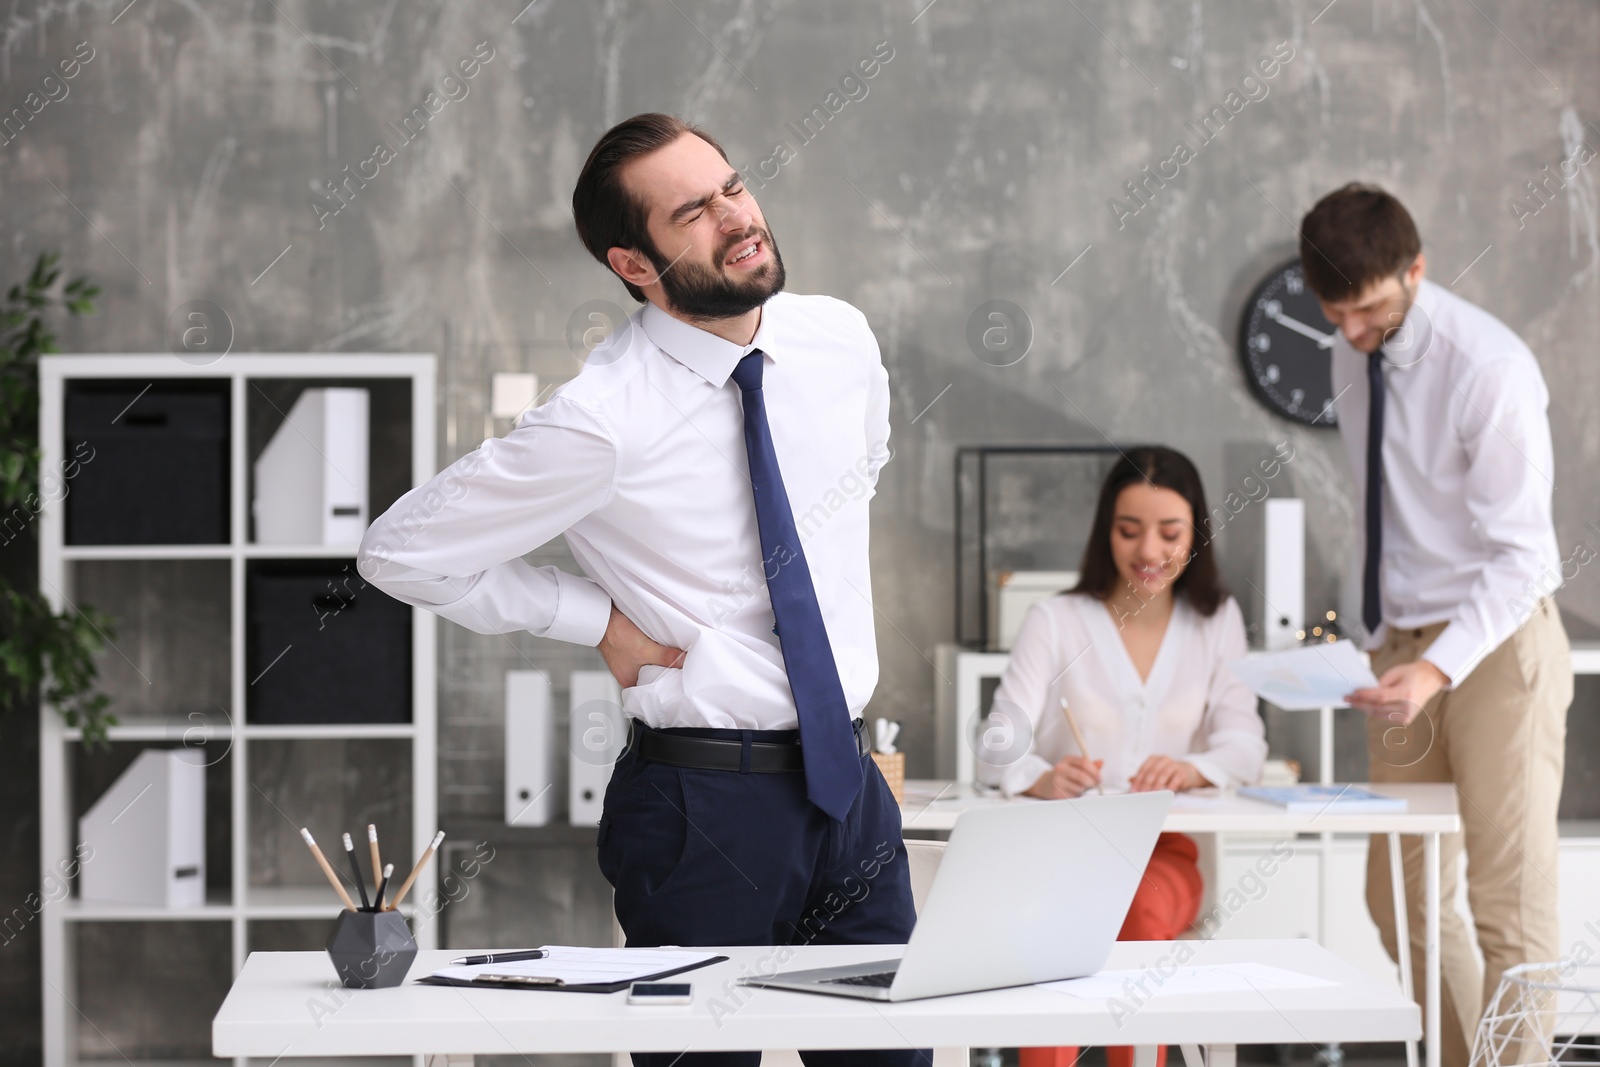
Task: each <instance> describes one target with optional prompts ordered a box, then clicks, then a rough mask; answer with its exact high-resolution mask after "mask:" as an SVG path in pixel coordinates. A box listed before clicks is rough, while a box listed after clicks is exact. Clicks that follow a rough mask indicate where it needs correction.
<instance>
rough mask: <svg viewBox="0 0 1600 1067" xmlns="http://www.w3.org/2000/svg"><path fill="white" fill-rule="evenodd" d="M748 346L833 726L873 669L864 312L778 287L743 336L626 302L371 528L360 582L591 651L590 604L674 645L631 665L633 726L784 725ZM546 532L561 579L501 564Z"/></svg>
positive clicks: (874, 375)
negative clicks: (530, 395) (495, 424)
mask: <svg viewBox="0 0 1600 1067" xmlns="http://www.w3.org/2000/svg"><path fill="white" fill-rule="evenodd" d="M754 348H760V349H761V350H762V351H763V352H764V353H766V357H765V358H766V363H765V373H764V382H763V393H764V395H765V398H766V406H767V419H768V422H769V424H770V426H771V431H772V439H773V445H774V448H775V450H776V452H777V457H778V463H779V466H780V467H781V468H782V472H783V481H784V486H785V488H786V489H787V491H788V496H789V503H790V506H791V508H792V509H793V511H794V517H795V522H796V525H797V527H798V529H799V533H800V538H801V544H802V546H803V548H804V552H805V556H806V560H807V563H808V564H809V567H810V570H811V578H812V582H813V583H814V585H815V587H816V592H817V601H818V603H819V605H820V606H821V609H822V619H823V623H824V625H825V627H826V629H827V632H828V639H829V642H830V643H831V645H832V647H833V653H834V658H835V660H836V661H837V663H838V667H839V677H840V681H841V682H842V683H843V686H844V694H845V698H846V700H847V701H848V703H849V706H850V713H851V715H852V716H859V715H860V714H861V713H862V709H863V708H864V707H865V706H866V703H867V700H868V698H869V697H870V696H871V695H872V690H873V687H874V686H875V685H876V684H877V680H878V657H877V645H876V640H875V634H874V625H873V610H872V585H871V578H870V576H869V574H868V565H867V506H868V501H869V500H870V499H871V497H872V496H873V494H874V492H875V486H876V483H877V478H878V471H879V469H880V468H881V467H882V466H883V463H884V462H885V461H886V460H887V458H888V455H889V453H888V438H889V392H888V376H887V374H886V373H885V371H884V368H883V364H882V360H881V358H880V355H879V351H878V344H877V341H876V339H875V338H874V337H873V334H872V330H871V328H870V327H869V326H868V325H867V321H866V318H865V316H863V315H862V314H861V312H859V311H857V310H856V309H855V308H853V307H851V306H850V305H849V304H846V303H844V302H843V301H840V300H835V299H833V298H831V297H826V296H800V295H795V294H789V293H779V294H777V295H775V296H774V297H773V298H772V299H771V300H769V301H768V302H767V303H766V304H765V305H764V306H763V308H762V311H761V322H760V325H759V327H758V329H757V330H756V335H755V337H754V338H753V339H752V341H751V343H750V344H748V345H736V344H733V343H731V342H729V341H726V340H723V339H722V338H720V337H717V336H715V335H714V334H711V333H707V332H706V331H704V330H701V329H699V328H697V327H695V326H691V325H689V324H687V323H685V322H683V321H681V320H679V319H676V318H673V317H672V316H671V315H669V314H667V313H666V312H664V311H662V310H661V309H660V308H658V307H656V306H655V305H654V304H646V305H645V306H644V307H643V308H641V309H640V310H639V311H638V312H636V313H635V314H634V315H632V316H631V317H630V318H629V319H628V321H627V323H626V324H624V325H622V326H619V327H618V329H617V330H616V331H615V332H614V333H613V334H612V336H611V337H609V338H608V339H607V340H606V341H604V342H602V343H601V344H600V345H599V346H598V347H596V348H595V350H594V351H593V352H592V353H591V354H590V355H589V358H588V361H587V362H586V364H585V365H584V368H583V370H582V372H581V373H580V374H579V375H578V376H577V377H576V378H574V379H573V380H572V381H570V382H567V383H566V384H564V385H562V386H561V387H560V388H558V389H557V390H555V392H554V393H552V394H551V397H550V400H549V401H548V402H547V403H545V404H543V405H541V406H539V407H537V408H535V409H533V410H531V411H528V412H526V413H525V414H524V415H523V416H522V417H521V419H520V420H519V421H518V423H517V426H516V428H515V429H513V430H512V431H511V432H510V433H508V434H507V435H506V436H505V437H500V438H491V439H489V440H487V441H484V442H483V444H481V445H480V446H478V448H477V449H476V450H475V451H473V452H471V453H469V454H468V455H466V456H463V457H462V458H461V459H459V460H457V461H456V462H455V463H454V464H452V465H451V466H450V467H449V468H447V469H446V470H444V471H443V472H441V473H440V474H438V475H437V476H435V477H434V478H432V479H431V480H430V481H429V482H428V483H427V484H425V485H422V486H419V487H418V488H416V489H413V490H411V491H410V492H409V493H407V494H406V495H405V496H404V497H402V498H401V499H400V500H399V501H398V502H396V503H395V505H394V506H393V507H392V508H390V509H389V510H388V511H387V512H385V513H384V514H383V515H382V516H380V517H379V518H378V520H377V521H376V522H374V523H373V524H372V526H371V528H370V529H369V530H368V531H367V535H366V537H365V538H364V539H363V541H362V543H361V549H360V556H359V560H358V563H359V569H360V572H361V574H362V576H363V577H364V578H366V579H367V580H368V581H369V582H371V583H372V584H374V585H376V586H377V587H378V588H380V589H382V590H384V591H385V592H387V593H389V594H390V595H391V596H394V597H396V598H397V599H399V600H403V601H406V602H407V603H411V604H419V605H421V606H423V607H426V608H428V609H429V610H432V611H435V612H437V613H438V614H440V615H442V616H444V617H445V618H447V619H451V620H453V621H454V622H457V623H460V624H461V625H462V626H465V627H467V628H468V629H470V630H475V631H477V632H479V633H507V632H512V631H517V630H526V631H528V632H529V633H532V634H535V635H537V636H540V637H549V638H554V639H556V640H561V641H571V642H576V643H579V644H586V645H595V644H598V643H599V642H600V639H601V637H602V635H603V634H604V633H605V629H606V623H607V620H608V618H609V615H610V609H611V604H612V602H613V601H614V602H615V603H616V605H617V607H618V608H619V609H620V610H621V611H622V613H623V614H625V615H626V616H627V617H628V618H630V619H632V620H633V621H634V622H635V623H636V624H638V626H639V628H640V629H641V630H643V631H644V632H645V634H646V635H648V636H649V637H651V638H652V639H654V640H656V641H659V642H661V643H662V644H664V645H669V646H673V647H676V648H682V649H684V650H686V652H687V655H686V657H685V660H684V663H683V666H682V667H676V668H666V667H657V666H646V667H645V668H643V669H642V670H641V671H640V673H639V684H638V685H636V686H633V687H631V688H628V689H624V690H623V693H622V707H623V711H624V713H625V714H626V715H628V716H629V717H634V718H638V719H641V720H642V721H644V722H645V723H646V724H647V725H650V726H654V727H677V726H711V727H729V728H737V729H754V730H770V729H792V728H794V727H796V726H797V725H798V720H797V717H796V713H795V706H794V698H793V696H792V695H791V693H790V690H789V682H788V676H787V674H786V673H785V671H784V664H783V654H782V651H781V650H780V648H779V646H778V639H777V637H776V636H775V635H774V634H773V632H772V631H773V626H774V621H773V614H772V604H771V601H770V599H769V598H768V594H767V583H766V576H765V573H764V563H763V560H762V558H761V542H760V538H759V535H758V531H757V528H756V515H755V505H754V503H753V500H752V496H751V490H750V476H749V464H748V461H747V459H746V453H745V443H744V415H743V411H744V409H743V402H742V398H741V396H740V392H739V387H738V385H737V384H736V383H735V382H733V381H732V380H731V379H730V375H731V374H732V372H733V368H734V366H735V365H736V364H737V363H738V362H739V360H740V359H741V358H743V356H744V355H745V354H746V353H748V352H749V351H751V350H752V349H754ZM558 535H565V537H566V540H567V544H568V546H569V547H570V548H571V550H572V554H573V556H574V557H575V558H576V560H577V562H578V566H579V567H580V568H581V569H582V570H583V576H579V575H575V574H570V573H566V572H563V571H561V570H560V569H559V568H556V567H535V566H532V565H531V564H529V563H528V562H526V561H525V560H523V559H522V558H521V557H522V556H523V555H524V554H526V553H528V552H531V551H533V550H534V549H536V548H538V547H539V546H540V545H543V544H544V543H545V542H547V541H549V540H551V539H552V538H554V537H556V536H558Z"/></svg>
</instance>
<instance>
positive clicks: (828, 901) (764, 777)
mask: <svg viewBox="0 0 1600 1067" xmlns="http://www.w3.org/2000/svg"><path fill="white" fill-rule="evenodd" d="M634 728H635V730H637V731H641V732H642V731H644V730H646V729H647V728H646V727H644V726H642V725H641V724H638V723H635V724H634ZM684 732H686V733H693V734H699V735H703V736H708V737H723V738H743V739H745V740H746V741H750V740H755V741H762V740H780V739H781V740H790V739H792V738H793V737H794V736H795V731H793V730H787V731H760V730H753V731H750V730H747V731H739V730H695V731H684ZM861 760H862V771H863V777H864V778H865V781H864V784H863V785H862V788H861V792H860V793H859V794H858V795H857V796H856V800H855V803H854V804H853V805H851V808H850V812H849V814H848V815H847V816H846V818H845V819H844V821H843V822H835V821H833V820H832V819H830V818H829V817H828V816H827V815H826V814H824V813H823V812H822V810H821V809H819V808H818V807H816V806H815V805H814V804H812V803H811V802H810V801H809V800H807V799H806V781H805V775H804V774H802V773H786V774H768V773H753V772H751V773H743V772H739V771H712V770H701V769H698V768H686V767H674V766H671V765H669V764H665V763H654V762H652V761H649V760H645V759H642V758H640V757H639V755H638V746H637V745H633V746H632V747H630V748H629V750H628V751H627V752H625V753H623V755H622V757H621V758H620V759H619V760H618V761H617V764H616V766H615V767H614V768H613V769H612V775H611V783H610V785H608V786H607V787H606V796H605V810H604V813H603V814H602V815H601V817H600V829H599V833H598V835H597V839H598V844H599V860H600V870H601V873H603V874H604V875H605V876H606V880H607V881H609V882H610V883H611V885H612V888H614V889H615V890H616V898H615V906H616V912H617V921H618V923H620V924H621V926H622V930H623V932H624V933H625V934H627V938H628V944H629V945H633V946H655V945H682V946H685V947H689V946H696V945H774V946H778V945H877V944H895V945H900V944H904V943H905V942H906V941H907V939H909V938H910V936H911V927H912V925H913V923H914V922H915V920H916V915H915V910H914V908H913V905H912V900H911V880H910V873H909V870H908V868H907V862H906V849H905V842H904V840H903V839H902V838H901V835H900V808H899V806H898V805H896V803H895V800H894V795H893V794H892V793H890V792H889V786H888V784H887V783H886V782H885V781H884V780H883V775H882V774H881V773H879V771H878V766H877V764H876V763H874V762H873V761H872V757H871V756H862V757H861ZM791 966H792V964H791ZM773 969H776V968H775V967H767V968H765V970H766V973H771V971H772V970H773ZM684 977H685V979H686V980H689V981H694V972H692V971H691V972H689V973H688V974H686V975H685V976H684ZM755 992H756V991H755V990H754V989H752V988H750V987H747V986H739V985H735V984H733V983H732V982H731V981H730V982H727V983H724V985H723V986H722V987H719V988H710V987H705V986H703V985H701V984H697V985H696V986H695V1000H696V1002H697V1003H701V1004H706V1005H709V1008H710V1011H711V1012H712V1014H713V1016H716V1017H731V1016H732V1015H734V1014H736V1013H737V1012H738V1011H739V1010H740V1008H741V1007H742V1006H743V1005H744V1004H745V1003H746V1002H747V1001H748V1000H749V998H750V997H751V996H752V995H753V994H754V993H755ZM764 995H768V996H770V995H772V994H770V993H767V994H764ZM784 995H786V996H810V995H814V994H806V993H790V994H784ZM800 1056H801V1059H803V1060H804V1061H805V1063H806V1064H807V1067H844V1065H846V1064H870V1065H873V1067H913V1065H918V1067H928V1065H929V1064H931V1063H932V1061H933V1056H932V1053H931V1051H929V1050H927V1049H922V1050H917V1049H904V1050H902V1049H892V1050H875V1051H829V1052H816V1051H813V1052H802V1053H801V1054H800ZM760 1061H761V1053H760V1052H759V1051H756V1052H710V1053H707V1052H701V1053H697V1052H695V1051H694V1050H693V1049H688V1050H678V1049H673V1050H670V1051H662V1052H650V1053H634V1055H633V1062H634V1064H635V1067H669V1065H674V1064H676V1065H677V1067H755V1065H756V1064H758V1063H760Z"/></svg>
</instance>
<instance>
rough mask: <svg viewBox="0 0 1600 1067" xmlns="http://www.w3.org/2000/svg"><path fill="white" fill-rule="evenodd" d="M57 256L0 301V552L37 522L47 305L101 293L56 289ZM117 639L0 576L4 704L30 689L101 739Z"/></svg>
mask: <svg viewBox="0 0 1600 1067" xmlns="http://www.w3.org/2000/svg"><path fill="white" fill-rule="evenodd" d="M57 258H58V256H57V254H56V253H53V252H45V253H42V254H40V256H39V258H38V260H37V261H36V262H35V263H34V267H33V271H32V272H31V273H30V274H29V275H28V277H27V278H26V279H24V280H23V281H22V282H20V283H18V284H16V285H13V286H12V287H11V289H10V290H9V291H8V292H7V293H6V296H5V301H4V303H3V304H0V550H4V549H6V548H8V547H9V548H11V550H12V551H15V550H16V546H14V545H13V542H14V541H15V540H16V539H17V537H18V536H19V535H20V534H21V533H22V532H23V531H24V530H25V529H26V528H27V527H28V526H30V525H31V524H32V523H33V522H34V521H35V520H36V519H37V518H38V515H39V510H40V507H41V503H42V502H41V500H40V497H39V356H40V355H42V354H44V353H47V352H55V351H58V349H57V348H56V343H55V342H56V338H55V334H54V333H52V332H51V331H50V329H49V326H48V324H47V322H46V318H47V316H48V315H49V313H50V311H51V310H52V308H55V307H61V308H65V309H66V311H67V313H68V314H69V315H73V316H77V315H86V314H89V313H90V312H92V311H93V310H94V298H95V297H96V296H98V295H99V293H100V289H99V287H98V286H94V285H90V284H89V282H88V280H87V279H85V278H81V277H80V278H73V279H71V280H70V281H67V282H65V283H64V284H61V285H60V286H59V287H58V286H57V282H58V281H60V279H61V271H60V270H59V269H58V268H57V267H56V260H57ZM27 543H28V542H27V541H26V540H25V541H24V545H26V544H27ZM24 572H25V573H33V572H34V568H33V567H31V566H30V567H27V568H24ZM115 636H116V635H115V633H114V631H113V629H112V620H111V617H110V616H109V615H107V614H105V613H104V612H101V611H97V610H95V609H94V608H92V607H90V606H88V605H86V604H78V605H71V604H69V605H68V606H67V608H66V610H65V611H62V612H60V613H57V612H56V611H55V610H54V609H52V608H51V606H50V602H49V601H48V600H47V599H46V598H45V596H44V594H43V593H41V592H40V591H39V589H38V588H37V587H36V583H35V584H34V585H30V586H28V587H26V588H21V589H19V588H16V587H14V586H13V585H12V584H11V582H10V581H9V580H8V579H7V578H6V577H5V575H4V574H3V573H0V685H3V686H4V688H5V690H6V691H5V692H4V693H3V694H0V695H3V696H4V698H5V700H6V705H7V706H10V705H12V704H20V703H21V702H22V701H24V700H26V699H27V698H28V695H29V694H30V693H32V692H34V690H35V688H36V687H37V688H38V691H39V694H40V696H41V697H42V698H43V699H44V700H46V701H48V702H49V703H50V704H51V706H53V707H54V708H55V709H56V711H57V712H59V713H60V715H61V717H62V718H63V719H65V720H66V722H67V725H68V726H75V727H78V728H80V729H81V730H82V731H83V740H84V744H85V745H86V746H89V747H93V746H96V745H101V744H105V743H107V739H106V728H107V727H109V726H115V725H116V723H117V719H116V716H115V715H112V714H111V713H110V712H108V711H107V710H106V708H107V705H108V704H110V702H111V698H110V697H108V696H107V695H106V694H104V693H102V692H99V691H98V690H97V688H96V685H95V681H96V677H97V674H98V669H97V668H96V666H95V662H94V658H95V656H96V655H97V654H98V653H99V652H100V651H101V649H102V648H104V647H105V644H106V642H108V641H110V640H111V639H112V638H113V637H115Z"/></svg>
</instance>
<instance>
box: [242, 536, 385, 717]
mask: <svg viewBox="0 0 1600 1067" xmlns="http://www.w3.org/2000/svg"><path fill="white" fill-rule="evenodd" d="M411 615H412V610H411V608H409V607H407V606H406V605H404V604H401V603H400V602H399V601H397V600H395V599H394V598H393V597H390V596H389V595H388V594H386V593H383V592H380V591H379V590H377V589H375V588H373V587H372V586H369V585H368V584H367V583H366V582H365V581H364V580H363V579H362V578H361V575H360V574H359V573H357V571H356V566H355V561H354V560H353V559H300V560H252V561H251V562H250V563H249V564H248V571H247V578H246V594H245V619H246V622H245V629H246V637H245V649H246V657H247V663H246V667H245V672H246V675H247V676H248V678H249V681H250V685H249V689H248V691H247V694H248V695H247V698H246V699H247V707H248V711H249V719H250V723H251V724H252V725H264V724H279V725H282V724H289V723H405V722H410V721H411Z"/></svg>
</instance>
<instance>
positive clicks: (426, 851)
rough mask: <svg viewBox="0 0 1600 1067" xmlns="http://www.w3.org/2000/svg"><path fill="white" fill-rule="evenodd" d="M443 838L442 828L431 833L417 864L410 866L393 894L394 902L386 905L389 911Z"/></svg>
mask: <svg viewBox="0 0 1600 1067" xmlns="http://www.w3.org/2000/svg"><path fill="white" fill-rule="evenodd" d="M443 840H444V831H443V830H440V831H439V832H438V833H436V834H434V835H433V841H432V842H430V843H429V845H428V847H427V848H425V849H423V850H422V858H421V859H419V860H417V865H416V866H415V867H413V868H411V873H410V874H408V875H406V880H405V881H403V882H401V883H400V889H399V891H398V892H397V893H395V895H394V903H393V904H390V905H389V907H388V910H389V911H394V910H395V909H396V908H398V907H399V906H400V901H401V900H402V899H403V898H404V897H405V895H406V891H407V890H408V889H410V888H411V883H412V882H415V881H416V880H417V875H419V874H421V873H422V868H423V867H425V866H426V865H427V863H428V861H429V860H430V859H432V858H433V851H434V849H436V848H438V847H439V842H441V841H443Z"/></svg>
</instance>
